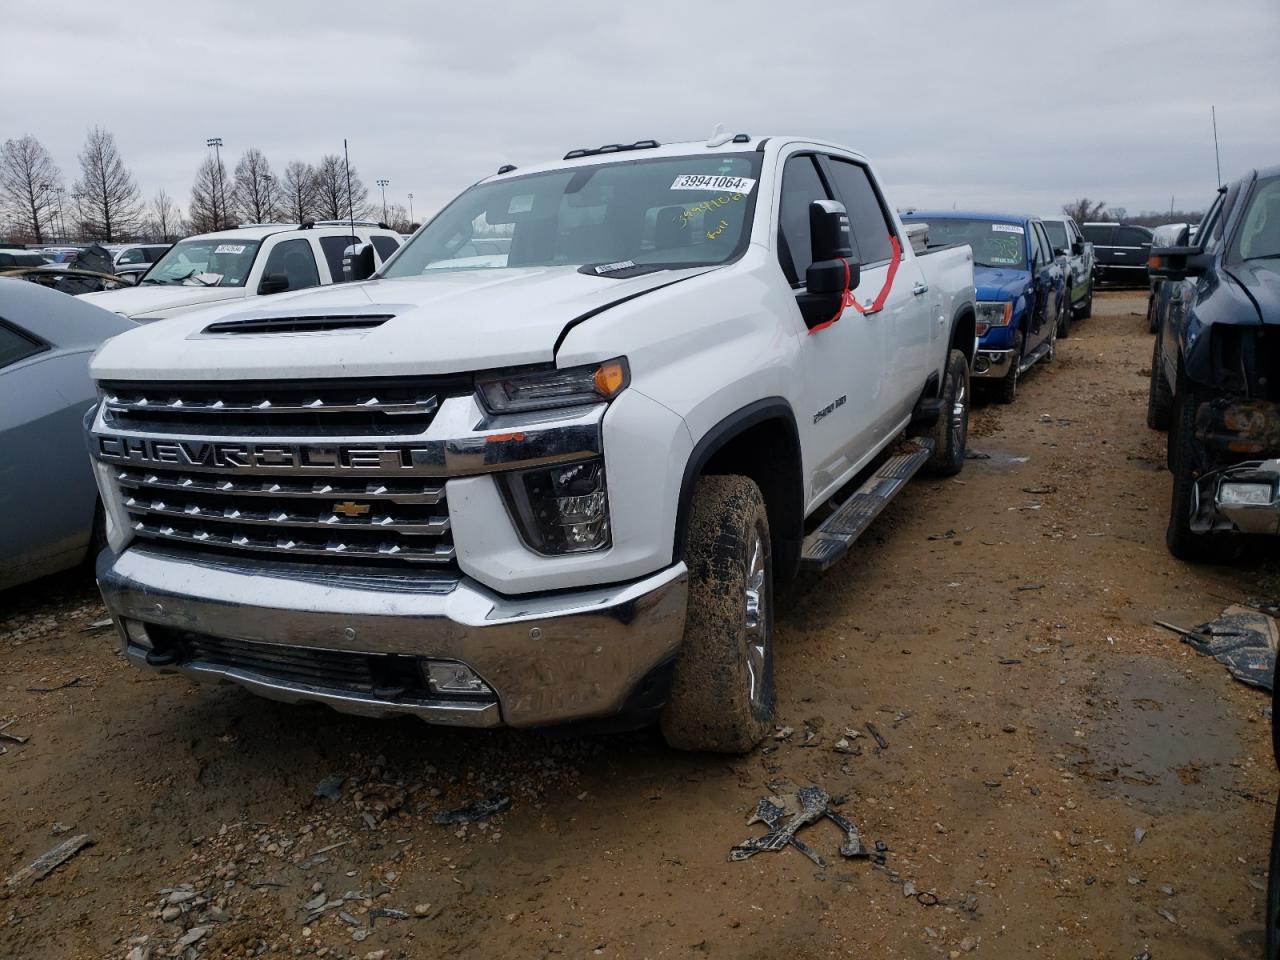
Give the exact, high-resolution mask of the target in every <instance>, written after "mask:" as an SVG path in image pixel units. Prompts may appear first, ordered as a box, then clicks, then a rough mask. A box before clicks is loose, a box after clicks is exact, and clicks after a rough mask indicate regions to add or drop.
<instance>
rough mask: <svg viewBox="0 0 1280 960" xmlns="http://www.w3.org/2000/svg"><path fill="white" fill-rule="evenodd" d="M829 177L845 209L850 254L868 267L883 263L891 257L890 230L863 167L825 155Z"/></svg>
mask: <svg viewBox="0 0 1280 960" xmlns="http://www.w3.org/2000/svg"><path fill="white" fill-rule="evenodd" d="M827 160H828V163H829V166H828V169H829V170H830V171H831V178H832V179H833V180H834V181H835V183H834V184H833V186H834V188H835V191H836V194H837V197H836V199H838V200H839V201H840V202H841V203H843V204H844V207H845V209H846V210H847V211H848V212H849V227H850V229H851V230H852V231H853V246H854V255H855V256H856V257H857V258H858V263H860V264H862V265H863V266H868V265H872V264H877V263H883V262H885V261H886V260H888V259H889V258H890V257H892V256H893V245H892V241H891V239H890V238H891V237H892V236H893V233H894V230H893V228H892V227H891V226H890V225H889V219H888V217H887V216H886V214H885V210H884V206H883V205H882V204H881V203H880V197H879V196H878V195H877V194H876V189H875V187H874V186H873V185H872V183H871V176H870V174H868V173H867V169H866V167H863V166H862V165H861V164H857V163H853V162H852V161H850V160H842V159H840V158H839V157H827Z"/></svg>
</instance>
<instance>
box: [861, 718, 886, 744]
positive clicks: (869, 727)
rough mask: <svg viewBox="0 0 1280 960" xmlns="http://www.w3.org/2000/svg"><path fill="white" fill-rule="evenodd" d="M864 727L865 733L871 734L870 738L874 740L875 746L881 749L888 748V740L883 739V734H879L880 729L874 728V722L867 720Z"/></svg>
mask: <svg viewBox="0 0 1280 960" xmlns="http://www.w3.org/2000/svg"><path fill="white" fill-rule="evenodd" d="M866 728H867V733H869V734H871V739H872V740H874V741H875V742H876V746H877V747H879V748H880V749H881V750H888V749H889V742H888V741H887V740H885V738H884V737H883V736H881V735H880V731H879V730H878V729H877V728H876V725H875V724H874V723H870V722H868V723H867V724H866Z"/></svg>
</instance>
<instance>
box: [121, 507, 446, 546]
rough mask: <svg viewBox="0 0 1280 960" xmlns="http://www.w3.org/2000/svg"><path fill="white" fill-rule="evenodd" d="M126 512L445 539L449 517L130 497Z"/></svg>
mask: <svg viewBox="0 0 1280 960" xmlns="http://www.w3.org/2000/svg"><path fill="white" fill-rule="evenodd" d="M124 505H125V509H126V510H128V511H129V512H130V513H133V514H139V513H142V514H148V515H150V516H155V517H180V518H183V519H191V520H212V521H213V522H215V523H243V524H251V525H270V526H272V527H315V528H320V529H328V530H342V529H344V528H349V529H354V530H392V531H395V532H396V533H403V534H408V535H413V536H419V535H420V536H432V537H439V536H443V535H444V534H445V533H447V532H448V530H449V518H448V517H429V518H424V519H423V520H420V521H416V520H409V519H401V518H396V517H392V516H389V515H382V516H370V517H369V518H368V519H367V520H366V519H360V518H350V517H340V516H338V515H337V514H335V513H330V514H328V515H327V516H325V515H319V516H317V515H315V514H307V515H299V514H297V513H293V512H290V511H287V510H261V509H253V508H250V507H245V508H243V509H242V508H241V507H239V506H207V505H200V504H196V503H186V504H183V503H180V502H179V503H172V502H170V501H167V500H143V499H139V498H138V497H128V498H126V499H125V502H124Z"/></svg>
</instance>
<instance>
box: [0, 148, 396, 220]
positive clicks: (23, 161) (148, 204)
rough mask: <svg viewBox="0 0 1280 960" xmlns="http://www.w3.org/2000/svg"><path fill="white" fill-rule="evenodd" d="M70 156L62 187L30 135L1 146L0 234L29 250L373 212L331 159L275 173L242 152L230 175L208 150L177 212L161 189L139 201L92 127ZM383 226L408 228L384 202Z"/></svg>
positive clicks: (125, 171)
mask: <svg viewBox="0 0 1280 960" xmlns="http://www.w3.org/2000/svg"><path fill="white" fill-rule="evenodd" d="M76 159H77V161H78V162H79V166H80V176H79V177H78V178H77V179H76V180H75V181H74V183H73V184H72V186H71V189H70V190H69V191H68V190H67V189H66V185H65V180H64V177H63V174H62V171H61V169H59V167H58V165H57V164H56V163H55V162H54V160H53V157H52V156H51V155H50V153H49V151H48V150H47V149H45V147H44V145H43V144H42V143H41V142H40V141H39V140H37V139H36V138H35V137H33V136H31V135H30V134H28V135H26V136H23V137H19V138H14V139H9V140H6V141H5V142H4V144H3V146H0V237H4V238H5V239H7V240H8V241H10V242H13V243H37V244H39V243H49V242H51V241H53V240H72V239H74V240H97V241H101V242H103V243H112V242H117V241H121V240H155V241H163V242H172V241H174V240H178V239H180V238H181V237H184V236H190V235H191V234H194V233H208V232H210V231H212V230H221V229H226V228H227V227H233V226H235V225H236V224H238V223H279V222H283V223H301V222H302V221H304V220H345V219H348V218H349V217H354V218H355V219H357V220H361V219H369V218H371V217H372V215H374V214H375V213H376V214H381V212H382V210H381V206H380V205H379V206H378V207H376V208H375V206H374V205H373V204H371V203H370V202H369V191H368V188H367V187H365V185H364V183H363V182H362V181H361V179H360V176H359V174H358V173H357V172H356V170H355V168H354V167H353V168H352V169H351V171H350V176H351V179H350V193H349V194H348V181H347V169H346V166H345V165H344V163H343V160H342V157H340V156H338V155H336V154H327V155H326V156H324V157H322V158H321V159H320V162H319V163H316V164H312V163H306V162H304V161H301V160H291V161H289V162H288V163H287V164H285V167H284V170H283V172H282V173H280V174H276V173H275V172H273V170H272V167H271V164H270V162H269V161H268V160H267V158H266V156H265V155H264V154H263V153H262V151H261V150H259V149H257V148H256V147H250V148H249V149H248V150H246V151H245V152H244V154H243V155H242V156H241V157H240V159H239V160H238V161H237V162H236V164H235V167H234V169H233V170H232V172H231V173H230V174H228V173H227V169H226V165H225V164H224V163H222V161H221V158H220V156H219V155H217V154H210V155H209V156H207V157H205V159H204V160H203V162H201V164H200V166H199V167H198V168H197V169H196V173H195V178H194V181H193V183H192V185H191V196H190V198H189V200H188V203H187V207H186V210H185V212H184V210H183V209H182V207H181V206H180V205H179V204H178V203H177V202H176V201H175V200H174V199H173V198H172V197H170V196H169V195H168V193H166V192H165V190H164V189H163V188H160V189H158V190H156V192H155V193H154V194H153V195H152V196H151V198H150V199H148V200H144V198H143V194H142V190H141V189H140V188H139V186H138V183H137V180H136V179H135V178H134V176H133V174H132V173H131V172H130V171H129V168H128V167H127V166H126V165H125V162H124V159H123V158H122V157H121V155H120V149H119V147H118V145H117V144H116V139H115V137H114V136H113V135H112V134H111V132H110V131H108V130H104V129H102V128H101V127H96V126H95V127H94V128H93V129H91V130H90V131H89V132H88V134H87V135H86V137H85V142H84V147H83V149H82V150H81V151H80V153H79V154H78V155H77V158H76ZM387 221H388V223H389V224H390V225H391V227H392V228H393V229H395V230H399V231H400V232H402V233H408V232H410V230H411V229H412V226H413V225H412V224H410V222H409V216H408V212H407V211H406V210H405V209H404V207H403V206H402V205H400V204H389V205H388V207H387Z"/></svg>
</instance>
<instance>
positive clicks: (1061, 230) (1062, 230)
mask: <svg viewBox="0 0 1280 960" xmlns="http://www.w3.org/2000/svg"><path fill="white" fill-rule="evenodd" d="M1041 222H1042V223H1043V224H1044V232H1045V233H1047V234H1049V243H1050V244H1052V245H1053V249H1055V250H1066V251H1067V252H1068V253H1070V252H1071V242H1070V241H1069V240H1067V225H1066V224H1065V223H1063V222H1062V221H1061V220H1044V221H1041Z"/></svg>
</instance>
